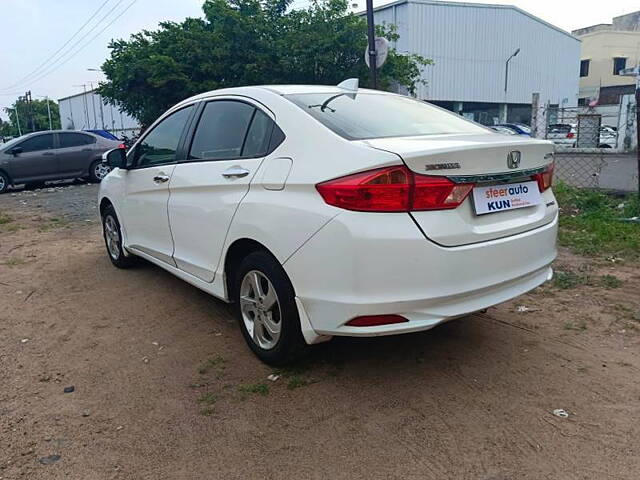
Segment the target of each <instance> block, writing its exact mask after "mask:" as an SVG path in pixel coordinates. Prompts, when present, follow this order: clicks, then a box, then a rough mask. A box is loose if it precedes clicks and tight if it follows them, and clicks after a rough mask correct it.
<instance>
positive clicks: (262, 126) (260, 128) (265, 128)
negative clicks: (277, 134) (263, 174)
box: [242, 110, 274, 157]
mask: <svg viewBox="0 0 640 480" xmlns="http://www.w3.org/2000/svg"><path fill="white" fill-rule="evenodd" d="M273 125H274V123H273V120H271V119H270V118H269V117H268V116H267V115H265V114H264V113H263V112H261V111H260V110H256V113H255V115H254V116H253V120H251V126H250V127H249V132H248V133H247V138H246V140H245V142H244V148H243V150H242V156H243V157H262V156H264V155H266V154H267V151H268V150H269V140H270V138H271V132H272V130H273Z"/></svg>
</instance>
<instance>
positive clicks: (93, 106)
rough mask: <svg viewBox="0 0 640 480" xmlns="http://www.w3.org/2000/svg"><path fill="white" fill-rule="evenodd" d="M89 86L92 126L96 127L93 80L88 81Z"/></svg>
mask: <svg viewBox="0 0 640 480" xmlns="http://www.w3.org/2000/svg"><path fill="white" fill-rule="evenodd" d="M89 87H90V88H91V109H92V110H93V128H98V117H97V116H96V94H95V93H94V92H93V82H89Z"/></svg>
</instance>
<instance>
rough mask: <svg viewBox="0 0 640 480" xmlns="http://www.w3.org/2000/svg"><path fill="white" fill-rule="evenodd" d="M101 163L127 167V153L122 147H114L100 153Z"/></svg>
mask: <svg viewBox="0 0 640 480" xmlns="http://www.w3.org/2000/svg"><path fill="white" fill-rule="evenodd" d="M102 163H106V164H107V165H109V166H110V167H111V168H127V155H126V153H125V150H124V148H114V149H112V150H107V151H106V152H104V153H103V154H102Z"/></svg>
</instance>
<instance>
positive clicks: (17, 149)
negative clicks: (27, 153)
mask: <svg viewBox="0 0 640 480" xmlns="http://www.w3.org/2000/svg"><path fill="white" fill-rule="evenodd" d="M8 153H10V154H11V155H18V154H19V153H22V147H13V148H12V149H11V150H9V152H8Z"/></svg>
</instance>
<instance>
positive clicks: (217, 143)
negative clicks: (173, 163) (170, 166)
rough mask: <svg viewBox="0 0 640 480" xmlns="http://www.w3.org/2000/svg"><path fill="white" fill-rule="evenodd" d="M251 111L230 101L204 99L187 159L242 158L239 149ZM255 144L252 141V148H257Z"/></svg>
mask: <svg viewBox="0 0 640 480" xmlns="http://www.w3.org/2000/svg"><path fill="white" fill-rule="evenodd" d="M255 111H256V109H255V107H253V106H251V105H249V104H247V103H243V102H237V101H233V100H216V101H213V102H208V103H207V104H206V105H205V107H204V110H203V111H202V115H201V116H200V121H199V122H198V127H197V128H196V132H195V134H194V136H193V141H192V142H191V148H190V150H189V157H188V159H189V160H224V159H232V158H240V157H242V156H243V152H242V148H243V146H244V142H245V138H246V137H247V131H248V129H249V125H250V124H251V120H252V119H253V115H254V112H255ZM263 115H264V114H263ZM257 130H258V129H257ZM258 133H259V132H257V133H256V135H257V134H258ZM255 138H257V137H255ZM256 143H257V142H255V141H254V142H252V148H253V149H254V150H256V149H259V148H260V146H259V145H256Z"/></svg>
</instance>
